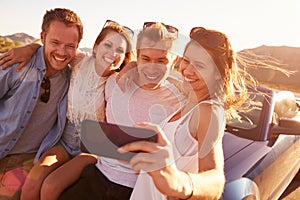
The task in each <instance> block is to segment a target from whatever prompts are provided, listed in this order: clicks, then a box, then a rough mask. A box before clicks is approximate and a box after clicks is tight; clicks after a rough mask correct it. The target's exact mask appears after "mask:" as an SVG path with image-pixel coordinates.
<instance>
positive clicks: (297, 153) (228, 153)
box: [222, 87, 300, 200]
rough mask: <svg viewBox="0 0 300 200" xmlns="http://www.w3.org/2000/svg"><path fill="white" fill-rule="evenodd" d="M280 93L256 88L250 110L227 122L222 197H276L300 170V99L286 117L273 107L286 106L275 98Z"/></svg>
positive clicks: (236, 199) (251, 96) (251, 97)
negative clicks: (224, 180)
mask: <svg viewBox="0 0 300 200" xmlns="http://www.w3.org/2000/svg"><path fill="white" fill-rule="evenodd" d="M277 94H278V93H276V92H275V91H273V90H271V89H267V88H263V87H259V88H257V89H255V90H254V89H253V90H252V92H251V94H250V98H249V105H250V108H249V110H248V111H246V112H238V113H237V114H238V115H237V117H235V118H231V119H230V120H228V121H227V126H226V130H225V135H224V138H223V148H224V156H225V175H226V184H225V190H224V193H223V196H222V199H223V200H240V199H263V200H265V199H271V200H273V199H275V200H276V199H278V198H279V197H280V195H281V194H282V193H283V192H284V191H285V189H286V188H287V187H288V185H289V184H290V182H291V181H292V180H293V178H294V177H295V176H296V174H297V172H298V171H299V169H300V111H299V107H300V106H299V102H300V101H299V99H297V98H295V101H294V104H295V105H292V106H293V107H295V108H296V109H293V110H292V111H293V112H294V115H293V116H292V117H290V116H289V117H283V116H284V115H283V116H282V115H280V113H276V112H275V111H276V109H274V108H275V107H276V108H277V110H278V107H280V106H286V105H284V104H282V105H280V104H279V103H278V101H276V98H278V95H277ZM287 111H291V109H287ZM281 114H282V113H281ZM297 177H299V176H297Z"/></svg>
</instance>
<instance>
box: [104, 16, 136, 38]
mask: <svg viewBox="0 0 300 200" xmlns="http://www.w3.org/2000/svg"><path fill="white" fill-rule="evenodd" d="M113 25H117V26H120V27H122V28H123V29H124V30H125V31H126V32H127V33H128V34H129V36H130V37H131V38H132V37H133V35H134V31H133V30H132V29H130V28H129V27H127V26H122V25H120V24H119V23H118V22H115V21H113V20H110V19H108V20H106V22H105V24H104V26H103V28H102V29H104V28H105V27H107V26H113Z"/></svg>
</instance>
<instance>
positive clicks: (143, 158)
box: [121, 106, 225, 199]
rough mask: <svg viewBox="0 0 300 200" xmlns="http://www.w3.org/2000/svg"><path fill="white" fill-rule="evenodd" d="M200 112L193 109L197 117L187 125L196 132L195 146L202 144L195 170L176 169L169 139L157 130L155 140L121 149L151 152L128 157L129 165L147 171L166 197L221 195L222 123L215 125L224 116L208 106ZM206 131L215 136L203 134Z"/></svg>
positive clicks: (192, 197) (223, 177)
mask: <svg viewBox="0 0 300 200" xmlns="http://www.w3.org/2000/svg"><path fill="white" fill-rule="evenodd" d="M199 111H200V112H201V116H205V118H203V119H202V118H201V119H200V118H199V113H198V112H196V115H195V116H198V117H194V115H193V117H192V119H191V121H190V127H189V128H190V129H192V130H194V131H192V132H194V133H195V136H194V137H196V138H197V140H198V145H199V147H201V148H199V158H198V166H199V169H198V173H186V172H184V171H181V170H179V169H178V168H177V166H176V165H175V164H174V162H173V161H174V156H173V151H172V148H171V146H170V142H168V140H167V139H166V137H165V136H164V133H163V132H162V131H161V130H159V129H156V132H157V133H158V134H159V140H158V143H149V142H134V143H130V144H127V145H125V146H123V147H122V148H121V152H122V151H137V150H141V151H144V152H151V153H150V154H148V153H139V154H137V155H136V156H134V157H133V158H132V159H131V161H130V165H131V167H132V168H133V169H134V170H135V171H139V170H144V171H146V172H148V174H149V175H150V176H151V177H152V180H153V182H154V184H155V186H156V188H157V189H158V190H159V191H160V192H161V193H162V194H164V195H166V196H168V197H169V199H176V198H182V199H185V198H189V199H219V198H220V197H221V195H222V192H223V189H224V184H225V175H224V169H223V166H224V158H223V149H222V140H221V138H222V135H223V130H222V128H223V126H222V125H221V126H219V125H217V124H222V123H221V122H220V121H219V120H221V121H222V117H223V116H219V114H218V112H217V110H213V109H211V108H210V106H204V108H201V109H199ZM202 114H203V115H202ZM207 116H209V117H207ZM219 117H221V118H220V119H219ZM216 120H217V121H216ZM194 123H196V124H195V125H194ZM198 125H200V126H198ZM195 127H196V128H195ZM198 127H201V128H198ZM209 134H214V135H212V137H206V136H208V135H209ZM207 143H208V144H207Z"/></svg>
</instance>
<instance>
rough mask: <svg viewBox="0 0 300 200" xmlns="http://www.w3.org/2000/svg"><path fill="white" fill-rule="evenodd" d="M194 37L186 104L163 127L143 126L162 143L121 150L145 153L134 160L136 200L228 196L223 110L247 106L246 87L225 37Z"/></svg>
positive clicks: (188, 54) (186, 58) (208, 33)
mask: <svg viewBox="0 0 300 200" xmlns="http://www.w3.org/2000/svg"><path fill="white" fill-rule="evenodd" d="M190 38H191V40H190V42H189V43H188V44H187V46H186V48H185V51H184V55H183V59H182V61H181V63H180V70H181V73H182V78H183V83H182V86H183V91H184V92H185V93H186V95H187V96H188V98H187V102H186V104H185V105H184V106H183V107H181V108H180V109H179V110H178V111H177V112H175V113H174V115H172V116H171V117H169V118H167V119H166V120H165V122H163V123H162V124H161V126H154V125H153V124H148V123H143V124H141V125H140V126H141V127H144V128H152V129H154V130H156V132H157V133H158V134H159V140H158V142H157V143H152V142H146V141H142V142H135V143H130V144H127V145H125V146H123V147H121V148H120V149H119V151H120V152H127V151H143V152H145V153H139V154H137V155H136V156H134V157H133V158H132V159H131V160H130V166H131V168H132V169H134V170H135V171H136V172H139V177H138V180H137V183H136V185H135V188H134V191H133V193H132V196H131V199H134V200H136V199H143V200H145V199H146V200H147V199H149V200H155V199H219V198H220V197H221V194H222V192H223V188H224V184H225V176H224V170H223V166H224V158H223V150H222V136H223V132H224V127H225V112H224V111H225V110H229V109H231V108H233V107H235V106H240V105H241V104H242V103H243V102H244V100H245V99H246V98H247V95H246V87H245V85H244V84H243V78H242V76H241V75H240V74H238V69H237V66H236V63H235V57H234V53H233V50H232V48H231V45H230V43H229V39H228V38H227V36H226V35H225V34H223V33H221V32H218V31H214V30H208V29H205V28H202V27H196V28H193V29H192V30H191V33H190ZM236 90H238V91H239V92H240V95H239V96H236V94H235V92H236Z"/></svg>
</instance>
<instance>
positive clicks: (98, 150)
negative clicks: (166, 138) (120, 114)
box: [80, 120, 157, 161]
mask: <svg viewBox="0 0 300 200" xmlns="http://www.w3.org/2000/svg"><path fill="white" fill-rule="evenodd" d="M80 137H81V142H82V144H83V145H84V147H85V148H86V149H87V150H88V151H89V152H90V153H92V154H96V155H98V156H104V157H109V158H114V159H118V160H125V161H129V160H130V159H131V158H132V157H133V156H134V155H135V154H136V153H137V152H128V153H124V154H121V153H119V152H118V151H117V149H118V148H119V147H121V146H123V145H125V144H127V143H130V142H135V141H140V140H146V141H150V142H157V133H156V132H155V131H154V130H150V129H144V128H139V127H130V126H124V125H117V124H112V123H107V122H100V121H93V120H84V121H83V122H82V126H81V135H80Z"/></svg>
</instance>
